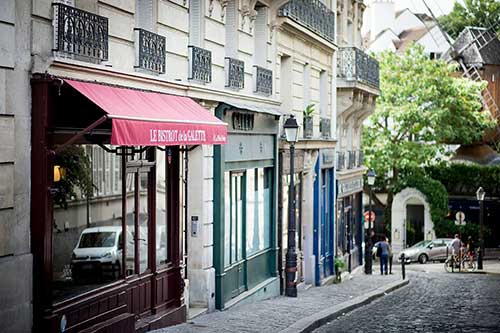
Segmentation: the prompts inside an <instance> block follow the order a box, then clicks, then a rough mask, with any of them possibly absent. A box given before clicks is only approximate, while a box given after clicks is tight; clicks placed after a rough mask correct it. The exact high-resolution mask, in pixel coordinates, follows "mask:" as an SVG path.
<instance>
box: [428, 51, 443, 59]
mask: <svg viewBox="0 0 500 333" xmlns="http://www.w3.org/2000/svg"><path fill="white" fill-rule="evenodd" d="M429 58H430V59H431V60H438V59H440V58H441V53H440V52H431V53H430V54H429Z"/></svg>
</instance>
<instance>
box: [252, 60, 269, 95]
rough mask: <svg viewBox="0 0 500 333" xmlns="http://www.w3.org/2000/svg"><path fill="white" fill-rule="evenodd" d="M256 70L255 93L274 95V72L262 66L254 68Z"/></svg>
mask: <svg viewBox="0 0 500 333" xmlns="http://www.w3.org/2000/svg"><path fill="white" fill-rule="evenodd" d="M253 68H254V75H253V77H254V87H255V89H254V91H255V92H256V93H260V94H263V95H266V96H270V95H271V94H272V93H273V71H271V70H269V69H266V68H262V67H260V66H253Z"/></svg>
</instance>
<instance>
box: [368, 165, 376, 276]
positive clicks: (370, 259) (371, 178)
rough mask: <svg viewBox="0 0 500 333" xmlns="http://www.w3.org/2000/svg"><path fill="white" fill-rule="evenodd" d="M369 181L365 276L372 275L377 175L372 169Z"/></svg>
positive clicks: (369, 173) (369, 172)
mask: <svg viewBox="0 0 500 333" xmlns="http://www.w3.org/2000/svg"><path fill="white" fill-rule="evenodd" d="M366 177H367V179H368V187H369V189H370V193H369V206H368V207H369V208H368V229H367V234H366V237H365V274H372V246H373V244H372V186H373V184H375V177H377V174H376V173H375V171H374V170H373V169H370V171H368V173H367V174H366Z"/></svg>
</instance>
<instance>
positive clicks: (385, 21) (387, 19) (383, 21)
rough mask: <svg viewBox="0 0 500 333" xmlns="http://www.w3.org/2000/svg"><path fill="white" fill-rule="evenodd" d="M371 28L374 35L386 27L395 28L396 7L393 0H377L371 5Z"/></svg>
mask: <svg viewBox="0 0 500 333" xmlns="http://www.w3.org/2000/svg"><path fill="white" fill-rule="evenodd" d="M370 12H371V19H370V24H371V27H370V30H371V34H372V36H376V35H378V33H379V32H381V31H383V30H385V29H393V30H394V24H395V7H394V2H393V1H392V0H376V1H374V2H373V3H372V4H371V5H370Z"/></svg>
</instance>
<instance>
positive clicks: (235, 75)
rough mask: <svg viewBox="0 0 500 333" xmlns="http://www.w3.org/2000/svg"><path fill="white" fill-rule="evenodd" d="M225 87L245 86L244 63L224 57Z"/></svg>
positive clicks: (239, 87)
mask: <svg viewBox="0 0 500 333" xmlns="http://www.w3.org/2000/svg"><path fill="white" fill-rule="evenodd" d="M226 87H229V88H233V89H243V88H244V87H245V63H244V62H243V61H241V60H238V59H234V58H229V57H228V58H226Z"/></svg>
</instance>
